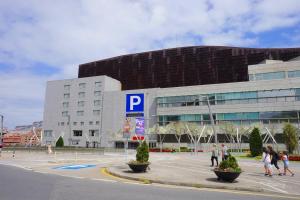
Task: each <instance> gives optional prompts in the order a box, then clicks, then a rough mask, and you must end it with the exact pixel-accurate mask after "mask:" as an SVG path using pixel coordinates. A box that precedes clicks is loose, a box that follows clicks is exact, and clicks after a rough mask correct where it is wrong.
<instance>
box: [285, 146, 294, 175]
mask: <svg viewBox="0 0 300 200" xmlns="http://www.w3.org/2000/svg"><path fill="white" fill-rule="evenodd" d="M282 162H283V166H284V173H283V175H286V172H287V171H288V172H290V173H291V175H292V176H294V175H295V174H294V173H293V172H292V171H291V170H290V169H289V156H288V154H287V152H286V151H284V152H283V155H282Z"/></svg>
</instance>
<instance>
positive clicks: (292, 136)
mask: <svg viewBox="0 0 300 200" xmlns="http://www.w3.org/2000/svg"><path fill="white" fill-rule="evenodd" d="M283 137H284V142H285V145H286V148H287V150H288V152H289V153H293V151H294V150H295V149H296V148H297V147H298V137H297V129H296V127H294V126H293V125H292V124H290V123H287V124H285V125H284V127H283Z"/></svg>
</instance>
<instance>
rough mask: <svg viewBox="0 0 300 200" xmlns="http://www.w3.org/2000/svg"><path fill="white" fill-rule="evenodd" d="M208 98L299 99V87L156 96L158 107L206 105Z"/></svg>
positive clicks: (214, 100) (214, 101)
mask: <svg viewBox="0 0 300 200" xmlns="http://www.w3.org/2000/svg"><path fill="white" fill-rule="evenodd" d="M207 98H208V99H207ZM208 100H209V102H210V104H212V105H215V104H248V103H274V102H290V101H300V88H291V89H281V90H278V89H275V90H260V91H248V92H229V93H216V94H207V95H187V96H171V97H158V98H157V104H158V107H181V106H199V105H207V101H208Z"/></svg>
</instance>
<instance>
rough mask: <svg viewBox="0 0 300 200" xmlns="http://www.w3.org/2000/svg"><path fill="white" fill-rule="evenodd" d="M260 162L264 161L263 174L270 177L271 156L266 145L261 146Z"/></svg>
mask: <svg viewBox="0 0 300 200" xmlns="http://www.w3.org/2000/svg"><path fill="white" fill-rule="evenodd" d="M262 162H263V163H264V168H265V176H269V177H272V166H271V156H270V153H269V150H268V149H267V148H266V147H263V154H262Z"/></svg>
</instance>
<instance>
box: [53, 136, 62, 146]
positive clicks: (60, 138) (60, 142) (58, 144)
mask: <svg viewBox="0 0 300 200" xmlns="http://www.w3.org/2000/svg"><path fill="white" fill-rule="evenodd" d="M55 146H56V147H63V146H64V139H63V138H62V137H61V136H60V137H59V138H58V140H57V141H56V144H55Z"/></svg>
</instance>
